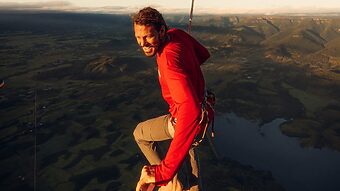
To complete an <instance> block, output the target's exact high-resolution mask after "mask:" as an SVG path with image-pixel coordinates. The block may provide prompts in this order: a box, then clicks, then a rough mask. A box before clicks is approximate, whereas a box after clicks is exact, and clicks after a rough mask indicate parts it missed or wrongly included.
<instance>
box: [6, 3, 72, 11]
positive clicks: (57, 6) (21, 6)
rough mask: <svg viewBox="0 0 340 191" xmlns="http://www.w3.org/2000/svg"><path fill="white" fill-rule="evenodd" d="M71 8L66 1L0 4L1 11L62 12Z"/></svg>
mask: <svg viewBox="0 0 340 191" xmlns="http://www.w3.org/2000/svg"><path fill="white" fill-rule="evenodd" d="M71 7H72V4H71V3H70V2H68V1H49V2H31V3H9V2H8V3H6V2H5V3H0V9H2V10H63V9H67V8H71Z"/></svg>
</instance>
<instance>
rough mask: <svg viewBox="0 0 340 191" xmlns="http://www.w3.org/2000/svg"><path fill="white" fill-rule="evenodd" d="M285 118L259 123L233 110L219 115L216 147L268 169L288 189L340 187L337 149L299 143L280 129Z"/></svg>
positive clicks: (303, 190)
mask: <svg viewBox="0 0 340 191" xmlns="http://www.w3.org/2000/svg"><path fill="white" fill-rule="evenodd" d="M285 121H286V120H285V119H280V118H278V119H275V120H273V121H272V122H270V123H267V124H264V125H262V126H259V125H258V124H259V123H258V122H256V121H249V120H247V119H244V118H242V117H239V116H237V115H235V114H234V113H227V114H223V115H219V116H217V117H216V121H215V134H216V136H215V139H214V143H215V146H216V149H217V151H218V153H219V154H220V155H221V156H223V157H226V158H229V159H232V160H236V161H238V162H240V163H241V164H244V165H251V166H253V167H254V168H255V169H258V170H268V171H270V172H271V173H272V174H273V176H274V178H275V179H276V180H277V181H278V182H279V183H280V184H281V185H282V186H284V188H285V189H286V190H287V191H295V190H299V191H300V190H301V191H314V190H315V191H316V190H318V191H319V190H325V191H339V190H340V181H339V180H340V152H338V151H334V150H331V149H327V148H322V149H316V148H303V147H301V146H300V144H299V141H298V138H294V137H288V136H286V135H284V134H282V133H281V131H280V128H279V126H280V124H282V123H283V122H285Z"/></svg>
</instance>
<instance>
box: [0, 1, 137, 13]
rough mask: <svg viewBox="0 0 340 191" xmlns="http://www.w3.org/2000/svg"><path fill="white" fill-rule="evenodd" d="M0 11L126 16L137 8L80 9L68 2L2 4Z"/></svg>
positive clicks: (106, 7)
mask: <svg viewBox="0 0 340 191" xmlns="http://www.w3.org/2000/svg"><path fill="white" fill-rule="evenodd" d="M0 10H8V11H19V10H20V11H69V12H94V13H113V14H124V13H131V12H135V10H136V8H131V7H123V6H105V7H80V6H75V5H73V4H72V3H70V2H68V1H48V2H46V1H39V2H38V1H37V2H29V3H28V2H25V3H11V2H7V3H1V2H0Z"/></svg>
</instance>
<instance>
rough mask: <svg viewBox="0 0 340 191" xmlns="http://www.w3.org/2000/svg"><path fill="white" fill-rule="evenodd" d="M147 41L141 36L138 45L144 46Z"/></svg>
mask: <svg viewBox="0 0 340 191" xmlns="http://www.w3.org/2000/svg"><path fill="white" fill-rule="evenodd" d="M148 44H149V43H148V41H146V39H144V38H142V39H141V41H140V46H141V47H144V46H146V45H148Z"/></svg>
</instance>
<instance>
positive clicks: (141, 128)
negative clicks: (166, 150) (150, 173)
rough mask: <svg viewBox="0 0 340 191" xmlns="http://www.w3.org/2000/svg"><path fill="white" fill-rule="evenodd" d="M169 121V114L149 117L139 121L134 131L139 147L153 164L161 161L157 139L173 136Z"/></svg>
mask: <svg viewBox="0 0 340 191" xmlns="http://www.w3.org/2000/svg"><path fill="white" fill-rule="evenodd" d="M168 121H169V115H162V116H160V117H156V118H153V119H149V120H147V121H144V122H141V123H139V124H138V125H137V127H136V128H135V131H134V132H133V135H134V137H135V140H136V142H137V144H138V146H139V148H140V149H141V151H142V152H143V154H144V156H145V157H146V159H147V160H148V161H149V163H150V164H151V165H156V164H160V162H161V159H160V157H159V153H158V152H157V147H156V144H155V141H163V140H167V139H171V138H172V136H171V135H170V133H169V130H168Z"/></svg>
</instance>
